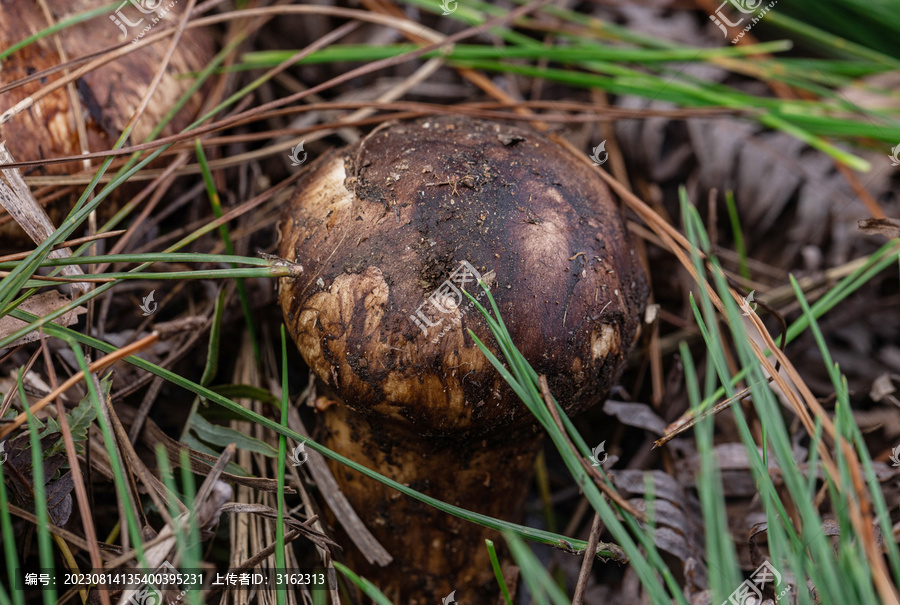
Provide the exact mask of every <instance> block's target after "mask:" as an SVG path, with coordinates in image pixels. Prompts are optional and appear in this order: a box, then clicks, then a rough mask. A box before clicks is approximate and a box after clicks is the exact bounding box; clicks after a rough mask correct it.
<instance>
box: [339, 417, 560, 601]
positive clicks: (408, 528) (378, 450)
mask: <svg viewBox="0 0 900 605" xmlns="http://www.w3.org/2000/svg"><path fill="white" fill-rule="evenodd" d="M324 416H325V418H324V423H323V424H324V425H325V426H324V429H323V430H324V435H323V436H322V440H323V442H324V443H325V445H326V446H327V447H329V448H333V449H335V450H337V451H340V452H341V453H342V454H343V455H344V456H347V457H348V458H350V459H352V460H354V461H355V462H358V463H360V464H362V465H363V466H366V467H368V468H370V469H372V470H375V471H378V472H379V473H381V474H383V475H385V476H387V477H390V478H391V479H393V480H395V481H398V482H400V483H403V484H405V485H408V486H410V487H411V488H413V489H416V490H418V491H421V492H422V493H425V494H427V495H429V496H432V497H434V498H437V499H439V500H443V501H445V502H447V503H449V504H454V505H456V506H460V507H462V508H465V509H467V510H471V511H473V512H477V513H481V514H484V515H489V516H491V517H495V518H499V519H503V520H507V521H520V520H521V518H522V513H523V505H524V501H525V496H526V494H527V491H528V485H529V482H530V479H531V476H532V469H533V464H534V457H535V453H536V452H537V450H538V448H539V447H540V443H541V440H542V438H541V436H540V435H538V436H535V435H534V434H533V433H532V432H531V431H530V429H529V430H528V431H527V432H526V431H524V430H522V431H518V432H517V434H513V433H506V434H500V435H495V436H491V437H490V438H486V439H466V438H463V437H457V438H446V437H424V436H422V435H420V434H419V433H418V432H417V431H415V430H412V429H410V428H409V427H407V426H404V425H402V424H399V423H397V422H395V421H392V420H390V419H386V418H379V417H375V416H369V417H366V416H365V415H363V414H360V413H358V412H354V411H353V410H351V409H349V408H348V407H347V406H346V405H344V404H343V403H338V404H337V405H335V406H333V407H331V408H329V410H328V412H327V413H326V414H325V415H324ZM329 464H330V465H331V470H332V472H333V473H334V475H335V478H336V479H337V482H338V485H340V487H341V490H342V491H343V492H344V494H345V495H346V496H347V498H348V499H349V500H350V502H351V503H352V504H353V506H354V507H355V509H356V511H357V512H358V513H359V514H360V516H361V517H362V518H363V520H364V521H365V522H366V524H367V526H368V527H369V529H370V530H371V531H372V533H373V535H374V536H375V537H376V538H377V539H378V540H379V541H380V542H381V544H382V545H383V546H384V547H385V548H386V549H387V550H388V551H389V552H390V553H391V555H392V556H393V557H394V561H393V562H392V563H391V564H389V565H388V566H386V567H383V568H382V567H377V566H374V565H370V564H368V563H367V562H366V560H365V559H364V557H363V555H362V554H361V553H360V552H359V551H358V550H356V549H348V552H347V557H348V559H349V560H350V563H351V565H352V566H353V567H354V569H356V570H357V571H359V572H360V573H362V574H363V575H364V576H366V577H367V578H369V579H370V580H372V581H373V582H374V583H375V584H376V585H377V586H378V587H379V588H380V589H381V590H382V591H383V592H384V593H385V594H386V595H387V596H388V597H389V598H391V599H392V601H393V602H395V603H434V602H437V601H436V599H439V598H440V597H442V596H444V595H447V594H449V593H450V592H451V591H453V590H457V591H459V592H458V593H457V594H458V596H459V598H461V599H462V598H465V602H466V603H468V604H470V605H478V604H481V603H494V602H495V601H496V595H497V592H498V587H497V581H496V579H495V578H494V575H493V571H492V569H491V562H490V559H489V558H488V551H487V549H486V548H485V547H484V540H485V539H491V540H494V541H495V542H496V543H497V544H498V546H499V544H500V543H501V542H502V540H501V539H499V534H498V532H496V531H494V530H492V529H488V528H486V527H482V526H480V525H477V524H475V523H471V522H468V521H464V520H463V519H460V518H458V517H454V516H452V515H449V514H447V513H443V512H441V511H439V510H437V509H435V508H433V507H431V506H429V505H427V504H424V503H422V502H419V501H417V500H414V499H412V498H407V497H405V496H403V495H402V494H400V493H399V492H397V491H395V490H393V489H391V488H390V487H388V486H386V485H384V484H383V483H380V482H378V481H375V480H372V479H369V478H368V477H365V476H363V475H361V474H359V473H357V472H356V471H353V470H351V469H349V468H348V467H346V466H343V465H341V464H339V463H336V462H333V461H329ZM411 538H412V539H411Z"/></svg>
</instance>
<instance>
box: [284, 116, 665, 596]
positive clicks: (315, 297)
mask: <svg viewBox="0 0 900 605" xmlns="http://www.w3.org/2000/svg"><path fill="white" fill-rule="evenodd" d="M298 192H299V193H298V194H297V196H296V198H295V199H294V200H293V201H292V202H291V203H290V204H289V205H288V206H287V207H286V208H285V214H284V217H283V219H282V222H281V224H280V235H281V239H280V244H279V246H280V247H279V251H280V254H281V256H283V257H285V258H287V259H290V260H294V261H296V262H298V263H300V264H302V265H303V266H304V267H305V268H306V272H305V273H304V274H303V275H302V276H301V277H299V278H297V279H283V280H282V281H281V282H280V292H279V300H280V303H281V306H282V310H283V312H284V317H285V322H286V324H287V327H288V330H289V332H290V333H291V336H292V337H293V339H294V341H295V342H296V344H297V347H298V349H299V350H300V353H301V354H302V356H303V358H304V360H305V361H306V363H307V364H308V365H309V367H310V368H311V369H312V371H313V372H314V374H315V377H316V381H317V383H318V389H319V392H320V393H323V394H324V395H325V396H326V397H328V399H330V400H332V401H334V402H336V403H337V405H330V406H326V407H327V409H325V411H324V412H323V416H324V418H323V422H322V423H320V424H323V425H324V435H323V437H322V438H323V440H324V443H325V445H326V446H327V447H329V448H332V449H334V450H335V451H338V452H340V453H341V454H343V455H344V456H347V457H348V458H350V459H352V460H355V461H357V462H359V463H360V464H363V465H364V466H367V467H369V468H371V469H374V470H377V471H378V472H379V473H381V474H383V475H386V476H388V477H390V478H392V479H394V480H396V481H399V482H401V483H404V484H406V485H409V486H410V487H412V488H414V489H416V490H419V491H421V492H423V493H426V494H428V495H430V496H433V497H435V498H438V499H441V500H443V501H445V502H448V503H451V504H454V505H457V506H460V507H463V508H466V509H469V510H473V511H477V512H479V513H483V514H486V515H491V516H493V517H498V518H501V519H507V520H513V521H514V520H516V519H519V518H520V517H521V514H522V507H523V500H524V498H525V496H526V492H527V490H528V484H529V479H530V477H531V473H532V466H533V462H534V456H535V454H536V452H537V451H538V449H539V447H540V437H539V436H538V433H537V432H536V430H535V428H534V424H535V422H534V419H533V417H532V416H531V414H530V413H529V411H528V410H527V409H526V408H525V407H524V405H523V404H522V403H521V402H520V401H519V400H518V399H517V398H516V396H515V394H514V392H513V391H512V390H511V389H510V388H509V387H508V385H506V384H505V383H504V381H503V379H502V377H501V376H500V375H499V374H498V373H497V372H496V371H495V370H494V368H493V367H492V366H491V364H490V363H489V362H488V360H487V358H486V357H485V356H484V355H483V354H482V353H481V351H480V350H479V349H478V348H477V346H476V345H475V343H474V342H473V340H472V339H471V337H470V336H469V335H468V330H472V331H473V332H474V333H475V334H476V335H477V336H478V337H479V338H480V339H481V340H482V341H484V342H485V343H486V344H487V346H488V347H489V348H490V349H491V350H492V351H493V352H495V353H498V349H499V348H498V347H497V344H496V341H495V340H494V339H493V337H492V335H491V333H490V330H489V328H488V326H487V324H486V322H485V321H484V318H483V317H481V316H480V315H479V313H478V312H477V310H475V309H474V308H473V306H472V304H471V303H470V302H469V301H468V300H467V299H466V298H465V297H464V296H463V295H462V291H463V290H465V291H467V292H469V293H470V294H472V295H473V296H475V297H476V298H479V297H480V299H481V301H484V300H485V298H486V297H484V296H483V295H482V290H481V289H480V288H479V287H478V285H477V284H476V281H477V280H483V282H484V283H486V284H487V285H488V286H489V288H490V291H491V293H492V296H493V297H494V298H495V299H496V302H497V306H498V308H499V311H500V314H501V316H502V317H503V319H504V320H505V322H506V325H507V327H508V329H509V332H510V334H511V335H512V338H513V341H514V342H515V344H516V345H517V346H518V348H519V349H520V350H521V351H522V353H523V355H524V356H525V358H526V359H528V361H529V363H531V365H532V366H533V367H534V368H535V370H536V371H537V372H538V373H539V374H543V375H546V376H547V379H548V381H549V384H550V387H551V390H552V391H553V393H554V394H555V396H556V398H557V400H558V401H559V403H560V405H562V406H563V408H564V409H565V411H566V413H568V414H570V415H571V414H575V413H577V412H580V411H582V410H584V409H586V408H588V407H590V406H592V405H594V404H596V403H598V402H600V401H602V400H603V399H604V398H605V397H606V395H607V393H608V391H609V389H610V387H611V386H612V385H613V384H614V383H615V381H616V380H617V379H618V378H619V376H620V373H621V371H622V369H623V366H624V363H625V360H626V358H627V356H628V353H629V350H630V348H631V346H632V344H633V342H634V341H635V339H636V337H637V333H638V328H639V324H640V318H641V316H642V313H643V309H644V306H645V303H646V298H647V293H648V287H647V283H646V278H645V275H644V273H643V271H642V269H641V267H640V265H639V263H638V258H637V256H636V254H635V250H634V249H633V248H632V246H631V245H630V244H629V240H628V237H627V233H626V229H625V226H624V223H623V219H622V217H621V216H620V214H619V212H618V210H617V207H616V205H615V202H614V201H613V199H612V197H611V195H610V193H609V190H608V189H607V188H606V186H605V184H604V183H603V181H602V180H601V179H600V178H599V176H598V175H596V174H594V173H593V172H592V169H591V168H590V167H589V166H585V164H584V163H583V162H581V161H579V160H578V159H577V158H575V157H573V156H572V155H571V154H570V153H569V152H568V151H566V150H564V149H562V148H561V147H559V146H558V145H556V144H555V143H552V142H550V141H549V140H547V139H545V138H543V137H542V136H540V135H538V134H536V133H535V132H532V131H531V130H526V129H524V128H519V127H514V126H509V125H506V124H501V123H493V122H487V121H480V120H473V119H468V118H463V117H431V118H427V119H421V120H419V121H416V122H413V123H392V124H388V125H386V126H385V127H383V128H380V129H376V130H375V131H374V132H373V133H372V134H370V135H369V136H368V137H366V138H365V139H364V140H362V141H361V142H359V143H357V144H355V145H353V146H351V147H349V148H346V149H343V150H341V151H331V152H329V153H327V154H325V155H324V156H322V157H320V158H319V159H317V160H316V161H315V162H314V163H313V164H312V165H311V166H310V167H309V169H308V173H307V174H306V175H305V176H304V178H303V179H302V180H301V182H300V183H299V184H298ZM498 354H499V353H498ZM331 465H332V470H333V472H334V473H335V475H336V478H337V481H338V484H339V485H340V487H341V489H342V490H343V491H344V493H345V494H346V496H347V497H348V499H349V500H350V501H351V502H352V503H353V504H354V506H355V507H356V509H357V511H358V512H359V513H360V515H361V516H362V517H363V519H364V520H365V521H366V522H367V524H368V525H369V527H370V528H371V530H372V532H373V534H374V535H375V536H376V537H377V538H378V539H379V540H380V541H381V543H382V544H383V545H384V546H385V547H386V548H387V550H388V551H389V552H390V553H391V555H392V556H393V557H394V561H393V562H392V563H391V564H390V565H388V566H387V567H385V568H383V569H376V568H373V567H371V566H368V565H367V564H366V563H365V561H363V560H362V557H361V556H360V555H359V554H358V553H355V552H352V553H348V557H349V559H350V561H351V563H352V564H353V565H355V566H356V567H357V568H358V569H359V570H360V571H361V572H362V573H363V574H364V575H367V576H368V577H369V579H371V580H373V581H374V582H375V583H376V585H378V586H380V587H381V588H382V590H384V591H385V593H386V594H387V595H388V596H389V597H392V598H394V599H399V601H396V602H403V603H432V602H435V598H436V597H437V598H440V597H439V596H440V595H445V594H447V593H449V592H450V591H452V590H456V591H457V592H456V593H457V595H458V596H459V598H460V599H461V600H463V599H464V601H465V602H466V603H473V604H474V603H489V602H490V603H493V602H494V601H495V598H496V597H491V596H490V595H496V593H497V590H498V589H497V584H496V580H495V579H494V577H493V573H492V569H491V564H490V561H489V559H488V554H487V550H486V548H485V546H484V539H485V538H494V539H496V538H497V536H496V534H495V533H494V532H492V531H491V530H487V529H485V528H483V527H481V526H478V525H475V524H471V523H468V522H465V521H462V520H461V519H458V518H455V517H451V516H449V515H447V514H445V513H441V512H439V511H437V510H435V509H433V508H431V507H428V506H426V505H424V504H422V503H420V502H418V501H415V500H413V499H409V498H406V497H403V496H401V494H399V493H398V492H396V491H393V490H392V489H390V488H388V487H387V486H385V485H383V484H381V483H379V482H376V481H373V480H371V479H368V478H366V477H364V476H362V475H360V474H358V473H357V472H355V471H352V470H350V469H348V468H346V467H343V466H341V465H339V464H336V463H331Z"/></svg>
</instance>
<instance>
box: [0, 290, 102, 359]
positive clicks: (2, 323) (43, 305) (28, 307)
mask: <svg viewBox="0 0 900 605" xmlns="http://www.w3.org/2000/svg"><path fill="white" fill-rule="evenodd" d="M70 302H72V301H71V300H69V299H68V298H66V297H65V296H63V295H62V294H60V293H59V292H57V291H56V290H48V291H46V292H39V293H38V294H35V295H34V296H30V297H29V298H28V300H26V301H24V302H22V303H21V304H20V305H19V306H18V308H19V309H20V310H22V311H27V312H28V313H31V314H33V315H37V316H38V317H43V316H45V315H48V314H50V313H52V312H53V311H56V310H57V309H59V308H60V307H62V306H64V305H67V304H69V303H70ZM84 313H87V309H85V308H84V307H76V308H75V309H73V310H71V311H69V312H68V313H65V314H63V315H61V316H59V317H57V318H56V319H54V320H53V323H55V324H57V325H60V326H71V325H72V324H73V323H75V322H76V321H78V316H79V315H82V314H84ZM25 325H26V323H25V322H24V321H21V320H19V319H16V318H14V317H10V316H9V315H6V316H5V317H2V318H0V338H6V337H7V336H9V335H10V334H12V333H14V332H15V331H16V330H21V329H22V327H23V326H25ZM37 339H38V333H37V330H35V331H32V332H29V333H28V334H26V335H25V336H23V337H22V338H20V339H18V340H16V341H15V342H13V343H12V344H10V345H9V346H10V347H16V346H19V345H21V344H24V343H26V342H32V341H34V340H37Z"/></svg>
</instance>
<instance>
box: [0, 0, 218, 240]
mask: <svg viewBox="0 0 900 605" xmlns="http://www.w3.org/2000/svg"><path fill="white" fill-rule="evenodd" d="M104 4H105V0H47V1H46V5H47V7H48V9H49V11H50V13H51V14H52V22H51V21H49V20H48V18H47V16H46V15H45V14H44V12H43V11H42V10H41V3H39V2H34V1H28V2H0V48H2V49H5V48H9V47H11V46H12V45H13V44H15V43H17V42H19V41H21V40H22V39H24V38H26V37H28V36H30V35H32V34H34V33H37V32H39V31H41V30H43V29H46V28H47V27H49V26H50V25H53V24H56V23H59V22H61V21H64V20H66V19H69V18H70V17H72V16H74V15H77V14H80V13H84V12H86V11H89V10H94V9H97V8H100V7H102V6H103V5H104ZM139 4H140V10H138V8H137V6H136V5H132V3H123V5H122V6H120V7H119V8H118V9H115V7H112V8H110V10H109V13H108V14H102V15H99V16H97V17H95V18H93V19H89V20H87V21H83V22H81V23H77V24H75V25H72V26H70V27H67V28H65V29H62V30H60V31H59V32H56V33H55V34H51V35H49V36H46V37H44V38H41V39H40V40H37V41H35V42H33V43H31V44H29V45H28V46H25V47H24V48H22V49H20V50H17V51H16V52H14V53H13V54H12V55H10V56H9V57H8V58H6V59H4V60H3V65H2V70H3V83H4V84H10V83H12V82H16V81H18V80H20V79H22V78H25V77H27V76H30V75H32V74H34V73H38V72H41V71H43V70H45V69H48V68H50V67H54V66H57V65H60V64H62V63H64V62H65V61H66V60H72V59H77V58H79V57H82V56H84V55H87V54H90V53H94V52H97V51H100V50H103V49H105V48H108V47H111V46H115V45H117V44H120V43H122V42H124V41H128V40H130V39H134V38H137V37H138V36H139V35H140V34H141V32H142V31H143V30H144V29H145V28H146V26H147V25H148V24H152V23H153V22H154V20H156V19H157V15H158V13H159V12H160V11H163V10H165V8H166V7H169V6H170V4H168V3H167V4H165V5H163V4H162V2H161V0H150V1H145V2H141V3H139ZM157 7H158V10H157V11H155V12H154V11H151V10H149V9H150V8H157ZM177 11H178V5H177V4H175V5H174V7H173V8H170V9H169V14H168V15H167V17H166V20H165V21H164V20H159V22H157V23H156V24H155V25H154V27H155V28H158V29H159V30H162V28H163V27H165V26H166V23H167V22H171V21H172V20H173V19H174V18H175V16H176V13H177ZM121 16H124V17H125V18H126V20H127V22H128V23H129V24H132V25H134V26H133V27H131V26H128V27H126V24H125V23H124V22H123V21H122V20H121V19H120V18H119V17H121ZM113 17H115V19H113ZM115 21H118V22H119V23H118V24H117V23H115ZM123 31H124V32H125V33H127V34H128V37H125V35H123ZM169 41H170V38H165V39H163V40H161V41H160V42H157V43H155V44H153V45H150V46H147V47H145V48H140V49H137V50H135V51H133V52H131V53H129V54H127V55H125V56H123V57H121V58H119V59H116V60H115V61H112V62H110V63H107V64H105V65H103V66H101V67H99V68H98V69H96V70H94V71H92V72H90V73H87V74H85V75H84V76H82V77H80V78H78V80H76V82H75V89H76V91H77V97H78V103H79V106H78V110H79V111H80V112H81V115H82V116H83V119H84V123H85V130H86V134H87V140H86V141H83V143H84V144H85V145H86V146H87V148H88V150H89V151H102V150H105V149H111V148H112V146H113V145H114V144H115V142H116V140H117V139H118V138H119V136H120V135H121V133H122V131H123V130H124V129H125V126H126V125H127V124H128V121H129V119H130V118H131V115H132V113H133V112H134V110H135V109H136V108H137V106H138V103H139V102H140V100H141V98H142V97H143V96H144V94H145V93H146V91H147V86H148V85H149V84H150V82H151V81H152V79H153V76H154V74H155V73H156V70H157V69H158V68H159V65H160V63H161V61H162V59H163V56H164V55H165V52H166V49H167V47H168V44H169ZM60 46H61V47H62V50H63V52H64V54H65V58H64V57H63V56H61V55H60V52H59V47H60ZM212 55H213V43H212V39H211V37H210V35H209V33H208V32H207V31H206V30H192V31H191V32H190V34H188V35H185V36H183V38H182V40H181V42H180V43H179V46H178V48H177V49H176V51H175V53H174V55H173V56H172V59H171V61H170V62H169V67H168V69H167V70H166V73H165V74H164V75H163V78H162V80H161V81H160V83H159V86H158V87H157V89H156V91H155V93H154V95H153V97H152V98H151V100H150V104H149V105H148V106H147V108H146V110H145V111H144V113H143V115H142V117H141V119H140V120H139V121H138V123H137V125H136V126H135V129H134V130H133V131H132V134H131V140H132V141H134V142H143V141H144V139H145V138H146V137H147V136H148V135H149V134H150V132H151V130H152V129H153V128H155V127H156V125H157V124H159V122H160V121H161V119H162V118H163V116H165V115H166V113H168V112H169V111H170V110H171V109H172V107H173V106H174V105H175V102H176V101H177V100H178V99H179V97H180V96H181V95H182V94H183V93H184V92H186V91H187V90H188V88H189V87H190V86H191V84H192V80H191V79H190V78H184V77H183V75H184V74H186V73H191V72H195V71H199V70H200V69H202V68H203V67H204V66H205V65H207V64H208V63H209V61H210V60H211V59H212ZM81 66H82V65H81V64H79V65H77V67H81ZM73 70H74V68H73ZM62 74H63V72H61V71H59V72H55V73H54V74H52V75H49V76H47V77H45V78H40V79H37V80H34V81H32V82H29V83H27V84H24V85H22V86H17V87H15V88H13V89H11V90H8V91H6V92H0V113H2V112H5V111H7V110H9V109H11V108H12V107H14V106H15V105H16V104H17V103H19V102H20V101H22V100H24V99H26V98H28V97H29V96H31V95H34V94H35V93H37V92H38V91H39V90H41V89H42V88H43V87H45V86H47V85H48V84H50V83H52V82H53V81H55V80H57V79H59V78H60V77H61V76H62ZM202 103H203V96H202V95H194V96H193V97H192V98H191V99H190V100H189V101H188V102H187V103H186V104H185V106H184V107H183V108H182V110H181V111H180V112H179V113H178V114H177V115H176V116H175V118H174V119H173V120H172V121H171V122H169V124H168V126H167V127H166V128H165V130H163V132H162V135H161V136H168V135H171V134H175V133H177V132H180V131H181V130H182V129H184V128H185V127H186V126H187V125H188V124H189V123H190V122H191V121H192V120H193V118H194V116H196V114H197V112H198V111H199V109H200V107H201V105H202ZM75 118H76V115H75V113H74V111H73V104H72V99H71V97H70V94H69V90H68V87H62V88H59V89H57V90H56V91H54V92H52V93H51V94H49V95H48V96H46V97H44V98H42V99H40V100H38V101H37V102H36V103H35V104H34V105H32V106H31V107H29V108H28V109H27V110H24V111H22V112H20V113H18V114H17V115H15V116H14V117H13V118H12V119H11V120H9V121H8V122H6V123H5V124H2V125H0V140H4V139H5V140H6V145H7V147H8V148H9V151H10V152H11V154H12V156H13V157H14V158H15V159H16V160H38V159H44V158H54V157H61V156H70V155H80V154H81V151H82V149H81V144H82V141H81V140H80V137H79V135H78V125H77V124H76V120H75ZM96 164H97V163H96V162H95V165H96ZM82 169H83V165H82V164H81V163H80V162H79V163H66V164H48V165H46V166H41V167H40V168H38V169H29V170H26V171H24V174H25V175H26V176H47V175H62V174H72V173H75V172H77V171H80V170H82ZM120 189H122V188H120ZM82 191H83V187H76V188H75V191H74V192H73V193H71V194H67V195H64V196H62V197H59V196H57V195H44V196H42V197H49V198H50V199H51V200H52V201H51V202H50V203H49V205H48V206H47V208H46V209H47V211H48V214H49V216H50V219H51V221H52V222H53V224H54V225H56V226H59V224H60V222H61V220H62V219H63V218H65V216H66V215H67V214H68V212H69V210H70V209H71V207H72V205H73V204H74V203H75V201H77V200H78V197H79V195H80V194H81V193H82ZM119 193H120V194H119V195H118V196H115V197H114V198H110V199H107V200H106V201H105V202H103V203H102V204H101V205H100V208H99V210H100V217H101V220H104V219H105V218H108V217H110V216H112V214H113V213H114V212H115V210H116V209H117V206H118V205H120V204H121V202H122V200H123V199H127V193H128V192H127V191H121V192H119ZM132 193H133V191H132ZM0 242H2V244H0V245H2V247H9V248H14V249H15V248H21V247H23V246H26V245H28V244H29V243H30V240H29V239H28V237H27V236H26V235H25V232H24V231H23V230H22V229H21V228H20V227H19V225H18V224H17V223H16V222H15V221H12V220H10V217H9V216H8V215H6V214H5V213H3V212H2V211H0Z"/></svg>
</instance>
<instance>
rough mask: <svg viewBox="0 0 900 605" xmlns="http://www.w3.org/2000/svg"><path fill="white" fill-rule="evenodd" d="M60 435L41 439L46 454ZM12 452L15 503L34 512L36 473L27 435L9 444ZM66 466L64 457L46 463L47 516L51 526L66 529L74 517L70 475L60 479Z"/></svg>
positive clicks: (11, 482) (10, 464)
mask: <svg viewBox="0 0 900 605" xmlns="http://www.w3.org/2000/svg"><path fill="white" fill-rule="evenodd" d="M60 436H61V434H60V433H49V434H47V435H44V436H43V437H41V440H40V444H41V449H42V450H47V449H49V447H50V446H51V445H52V444H54V443H56V442H57V441H58V440H59V438H60ZM7 446H8V447H7V448H6V449H7V450H8V452H9V460H8V461H7V462H8V470H6V471H5V472H6V473H8V476H9V487H10V493H11V494H12V497H13V500H14V501H15V502H16V504H18V505H19V506H21V507H22V508H24V509H26V510H28V511H31V512H33V511H34V473H33V471H32V465H31V462H32V460H31V444H30V442H29V435H28V433H27V432H25V433H23V434H22V435H19V436H18V437H16V438H15V439H10V440H9V442H8V443H7ZM66 462H67V459H66V455H65V454H63V453H59V454H54V455H52V456H49V457H47V458H44V459H43V471H44V490H45V496H46V501H47V515H48V516H49V518H50V522H51V523H53V525H56V526H57V527H63V526H64V525H65V524H66V522H67V521H68V520H69V516H70V515H71V514H72V490H73V489H74V487H75V486H74V484H73V483H72V474H71V473H70V472H68V471H64V472H61V473H60V476H58V477H57V476H56V475H57V471H61V469H62V467H63V465H64V464H65V463H66Z"/></svg>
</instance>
